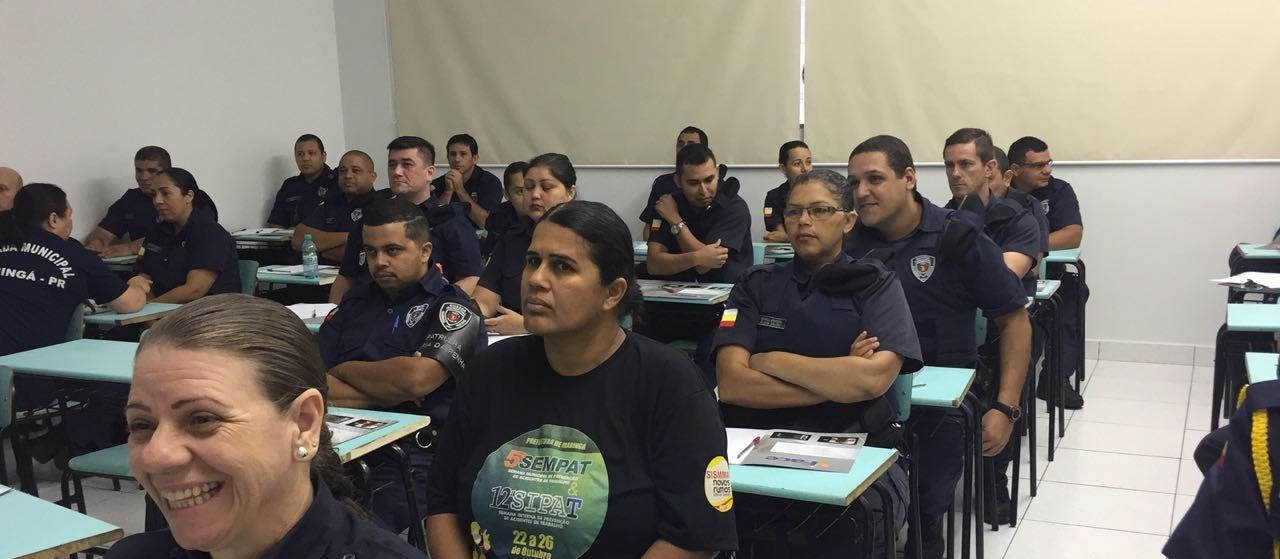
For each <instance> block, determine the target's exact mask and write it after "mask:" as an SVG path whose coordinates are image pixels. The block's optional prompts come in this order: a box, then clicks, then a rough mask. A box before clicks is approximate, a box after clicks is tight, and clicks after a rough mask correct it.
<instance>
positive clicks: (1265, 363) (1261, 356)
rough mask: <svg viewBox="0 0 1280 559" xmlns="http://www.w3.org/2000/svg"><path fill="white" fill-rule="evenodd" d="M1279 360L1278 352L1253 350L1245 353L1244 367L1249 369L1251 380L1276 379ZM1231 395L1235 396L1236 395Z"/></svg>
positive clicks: (1251, 381) (1252, 381)
mask: <svg viewBox="0 0 1280 559" xmlns="http://www.w3.org/2000/svg"><path fill="white" fill-rule="evenodd" d="M1278 360H1280V354H1276V353H1256V352H1252V351H1251V352H1249V353H1246V354H1244V368H1245V370H1247V371H1249V382H1250V383H1254V382H1265V381H1268V380H1276V361H1278ZM1231 397H1232V398H1234V397H1235V395H1232V396H1231Z"/></svg>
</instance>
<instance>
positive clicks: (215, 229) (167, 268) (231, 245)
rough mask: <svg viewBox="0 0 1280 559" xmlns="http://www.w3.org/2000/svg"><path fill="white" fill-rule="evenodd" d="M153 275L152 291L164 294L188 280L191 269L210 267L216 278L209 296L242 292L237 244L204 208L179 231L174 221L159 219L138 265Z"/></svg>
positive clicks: (138, 270)
mask: <svg viewBox="0 0 1280 559" xmlns="http://www.w3.org/2000/svg"><path fill="white" fill-rule="evenodd" d="M135 269H136V270H137V272H138V273H139V274H147V275H148V276H151V281H152V284H151V293H153V294H155V295H156V296H160V295H164V294H165V293H168V292H169V291H170V290H172V289H173V288H175V287H178V286H180V285H182V284H184V283H187V273H188V272H190V271H191V270H208V271H210V272H213V273H214V274H215V275H216V276H217V278H216V279H214V280H213V285H212V286H210V287H209V292H208V293H206V295H218V294H220V293H239V292H240V262H239V258H238V257H237V256H236V244H235V241H234V240H232V239H231V234H230V233H227V230H226V229H223V228H222V226H221V225H218V222H216V221H214V220H213V218H212V217H211V216H210V215H209V214H208V213H207V212H206V211H205V210H201V209H195V210H192V212H191V217H190V218H188V219H187V224H186V226H185V227H183V228H182V230H181V231H178V230H176V229H175V228H174V224H172V223H167V222H160V223H157V224H155V227H153V228H152V229H151V232H149V233H147V242H146V243H145V244H144V245H143V246H142V253H141V254H139V255H138V264H137V267H136V268H135Z"/></svg>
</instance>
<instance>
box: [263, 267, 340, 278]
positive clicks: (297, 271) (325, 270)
mask: <svg viewBox="0 0 1280 559" xmlns="http://www.w3.org/2000/svg"><path fill="white" fill-rule="evenodd" d="M260 270H261V271H263V272H266V273H268V274H281V275H285V276H300V275H302V274H304V273H305V272H304V270H303V269H302V264H293V265H286V264H277V265H274V266H263V267H262V268H260ZM316 271H318V272H320V273H321V274H336V273H338V267H337V266H330V265H327V264H326V265H321V266H318V267H317V268H316Z"/></svg>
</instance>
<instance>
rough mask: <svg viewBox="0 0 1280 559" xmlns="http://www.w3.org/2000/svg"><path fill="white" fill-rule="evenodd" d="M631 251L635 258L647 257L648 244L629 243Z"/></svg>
mask: <svg viewBox="0 0 1280 559" xmlns="http://www.w3.org/2000/svg"><path fill="white" fill-rule="evenodd" d="M631 251H632V253H634V254H635V256H636V257H637V258H644V257H646V256H649V243H647V242H645V241H631Z"/></svg>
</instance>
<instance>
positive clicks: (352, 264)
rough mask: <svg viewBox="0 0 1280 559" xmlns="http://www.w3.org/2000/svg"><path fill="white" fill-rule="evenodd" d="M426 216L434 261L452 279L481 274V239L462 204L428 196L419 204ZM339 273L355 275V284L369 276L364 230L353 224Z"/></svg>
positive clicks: (386, 193)
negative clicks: (365, 259)
mask: <svg viewBox="0 0 1280 559" xmlns="http://www.w3.org/2000/svg"><path fill="white" fill-rule="evenodd" d="M377 195H378V196H385V197H392V196H394V194H392V193H391V191H390V190H380V191H378V193H377ZM418 208H419V209H421V210H422V213H423V214H425V215H426V216H427V223H428V225H430V226H431V262H432V263H433V264H436V265H438V266H439V267H440V268H441V269H442V271H443V272H444V277H445V279H448V280H449V281H450V282H455V281H458V280H459V279H461V278H466V277H471V276H478V275H480V272H481V269H482V267H483V266H482V264H481V262H480V240H479V239H477V238H476V230H475V229H474V228H472V227H471V221H470V220H468V219H467V218H466V216H465V215H462V213H463V205H462V204H449V205H448V206H440V205H439V203H438V202H436V199H435V198H428V199H427V201H426V202H423V203H422V204H420V205H419V206H418ZM338 273H339V274H342V275H343V276H344V277H348V278H354V279H355V280H356V283H363V282H365V281H367V280H369V279H370V276H369V267H368V266H366V265H365V261H364V229H363V228H362V227H359V226H353V227H352V229H351V235H350V236H349V237H347V249H346V251H345V252H344V253H343V256H342V266H341V267H340V268H339V269H338Z"/></svg>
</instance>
